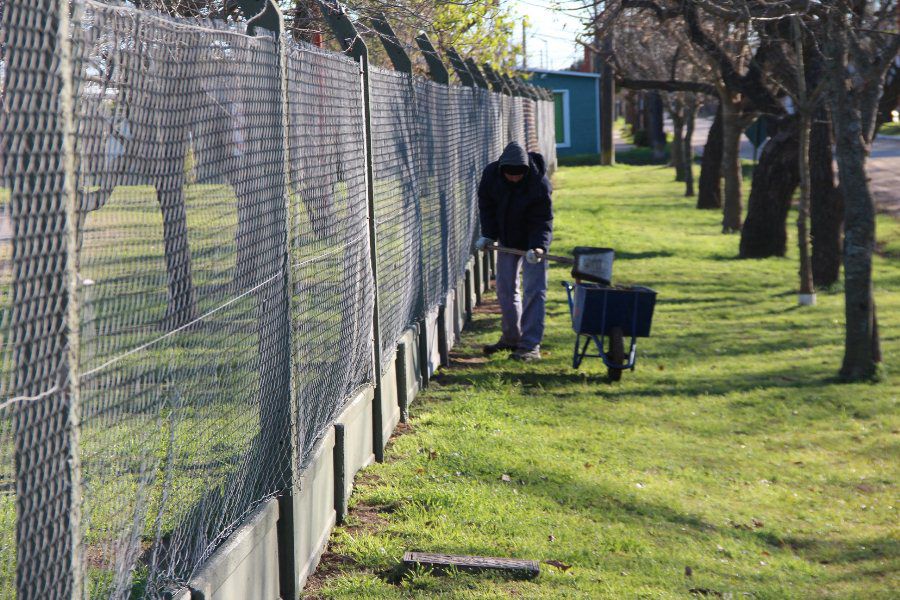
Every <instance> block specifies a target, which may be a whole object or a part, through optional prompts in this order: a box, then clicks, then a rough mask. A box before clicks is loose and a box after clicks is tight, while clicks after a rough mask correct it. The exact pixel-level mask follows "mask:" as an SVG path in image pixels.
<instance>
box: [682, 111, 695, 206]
mask: <svg viewBox="0 0 900 600" xmlns="http://www.w3.org/2000/svg"><path fill="white" fill-rule="evenodd" d="M696 116H697V102H696V100H692V101H690V102H688V103H687V105H686V106H685V109H684V126H685V131H684V139H683V140H682V142H681V143H682V147H683V150H682V151H681V159H682V160H683V161H684V195H685V196H686V197H691V196H693V195H694V144H693V138H694V119H695V118H696Z"/></svg>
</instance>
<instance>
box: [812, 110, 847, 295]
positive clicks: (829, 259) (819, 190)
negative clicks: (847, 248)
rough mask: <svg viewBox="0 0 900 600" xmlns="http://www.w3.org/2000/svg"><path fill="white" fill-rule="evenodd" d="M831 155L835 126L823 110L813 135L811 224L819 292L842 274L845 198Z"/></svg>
mask: <svg viewBox="0 0 900 600" xmlns="http://www.w3.org/2000/svg"><path fill="white" fill-rule="evenodd" d="M832 160H833V157H832V154H831V126H830V124H829V122H828V112H827V111H826V110H824V109H822V110H821V111H820V112H819V115H818V118H817V119H816V120H815V121H814V122H813V126H812V131H811V132H810V144H809V167H810V179H811V181H810V203H809V212H810V224H811V233H812V272H813V284H814V285H815V286H816V287H817V288H826V287H829V286H831V285H834V284H835V283H836V282H837V280H838V278H839V277H840V271H841V250H842V247H841V233H842V230H843V224H844V198H843V196H842V195H841V192H840V190H838V189H837V187H835V185H834V167H833V165H832Z"/></svg>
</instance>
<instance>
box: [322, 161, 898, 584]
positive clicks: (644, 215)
mask: <svg viewBox="0 0 900 600" xmlns="http://www.w3.org/2000/svg"><path fill="white" fill-rule="evenodd" d="M671 180H672V176H671V170H670V169H662V168H654V167H626V166H618V167H615V168H611V169H610V168H606V169H602V168H598V167H585V168H570V169H561V170H560V171H559V172H558V174H557V175H556V182H555V183H556V185H555V188H556V193H555V198H554V201H555V207H556V214H557V220H556V241H555V243H554V248H553V250H554V251H555V252H556V253H560V254H564V253H566V252H567V251H568V250H570V249H571V248H572V247H573V246H576V245H595V246H612V247H614V248H615V249H616V251H617V259H616V265H615V277H616V280H617V281H618V282H620V283H626V282H632V283H641V284H645V285H649V286H651V287H653V288H655V289H656V290H657V291H658V292H659V303H658V306H657V310H656V315H655V321H654V325H653V333H652V337H650V338H648V339H642V340H640V342H639V345H638V364H637V369H636V371H635V372H633V373H631V372H626V373H625V374H624V376H623V381H622V382H621V383H619V384H615V385H610V384H608V383H607V382H606V380H605V377H604V369H602V367H601V365H599V364H598V362H597V361H591V362H586V363H585V365H584V366H583V368H582V370H581V371H577V372H576V371H573V370H572V369H571V367H570V361H571V343H572V336H573V334H572V332H571V328H570V320H569V315H568V308H567V307H566V305H565V300H564V291H563V289H562V287H561V286H560V285H559V281H561V280H563V279H567V273H566V272H565V270H564V269H562V268H559V267H554V268H553V269H552V271H551V275H550V283H551V285H550V291H549V298H548V326H547V335H546V338H545V346H544V350H545V354H546V358H545V360H544V361H543V362H542V363H540V364H538V365H520V364H517V363H512V362H511V361H509V360H507V359H506V358H504V357H495V358H491V359H489V360H483V359H481V358H480V353H479V348H480V345H481V344H483V343H486V342H490V341H494V340H495V339H496V337H497V335H498V330H499V325H498V316H497V315H496V314H493V313H484V312H483V313H480V314H478V315H477V316H476V319H475V321H474V323H473V324H472V326H471V328H470V329H469V333H467V334H466V335H465V336H464V339H463V342H462V343H461V345H460V346H459V347H458V348H457V349H456V350H455V356H454V361H453V362H454V364H453V366H452V367H451V368H450V369H449V370H447V371H444V372H442V373H441V374H440V376H439V377H437V379H436V381H435V382H434V383H433V385H432V387H430V388H429V389H428V390H427V392H425V393H423V394H422V395H421V396H420V397H419V398H418V399H417V400H416V403H415V404H414V405H413V406H412V410H411V412H412V418H411V428H410V430H409V431H408V432H407V433H405V434H404V435H400V436H399V437H397V438H395V440H394V441H393V443H392V445H391V446H390V447H389V449H388V452H387V460H386V462H385V463H383V464H379V465H375V466H373V467H372V468H370V469H368V470H367V471H366V472H365V473H364V474H363V475H362V477H361V483H360V485H359V487H358V488H357V490H356V491H355V492H354V496H353V498H352V505H353V509H352V510H351V516H350V519H349V522H348V524H347V525H346V526H343V527H340V528H338V529H336V530H335V532H334V534H333V536H332V539H331V544H330V548H329V549H330V551H331V552H332V553H333V554H331V555H329V556H331V557H332V558H331V559H330V560H326V566H327V569H325V571H326V572H329V573H331V575H330V576H328V577H326V578H324V579H322V580H319V581H317V582H316V583H315V585H314V587H313V589H312V592H313V593H315V594H316V595H318V596H321V597H329V598H330V597H339V598H406V597H417V598H420V597H421V598H425V597H441V598H444V597H446V598H497V597H522V598H691V597H701V595H704V594H708V595H716V594H722V595H725V596H726V597H732V598H861V599H862V598H865V599H869V598H894V597H897V591H898V589H900V576H898V573H900V560H898V557H900V541H898V539H900V536H898V534H900V530H898V518H897V512H898V510H897V509H898V507H897V501H898V500H897V499H898V495H897V487H896V484H897V479H898V465H900V453H898V450H900V437H898V434H900V418H898V411H897V398H898V389H897V387H896V385H893V384H892V383H891V382H890V381H889V380H888V381H883V382H881V383H877V384H852V385H848V384H839V383H837V382H836V381H835V379H834V376H835V374H836V372H837V370H838V367H839V365H840V360H841V354H842V338H843V322H842V321H843V297H842V295H841V294H840V293H835V292H832V293H820V295H819V304H818V306H816V307H813V308H802V309H801V308H799V307H798V306H797V305H796V296H795V294H796V289H797V275H796V273H797V261H796V252H795V251H794V249H793V244H791V246H790V248H791V255H790V256H788V257H787V258H783V259H770V260H752V261H740V260H736V259H735V257H736V255H737V244H738V238H737V237H736V236H725V235H722V234H720V233H719V230H720V229H719V221H720V218H721V217H720V215H718V214H717V213H715V212H709V211H697V210H695V209H694V208H693V201H692V200H691V199H684V198H681V197H680V192H681V185H680V184H677V183H675V182H673V181H671ZM788 222H789V223H793V222H794V218H793V216H791V217H790V218H789V219H788ZM878 231H879V239H880V240H881V242H882V246H881V247H882V248H883V249H887V250H886V252H887V255H885V256H879V257H876V260H875V288H876V296H877V301H878V307H879V317H880V319H881V322H880V326H881V327H880V328H881V332H882V343H883V349H884V353H885V356H886V360H887V362H888V365H887V366H888V371H890V367H893V368H894V370H896V357H897V355H898V352H900V335H898V331H900V261H897V260H896V255H893V254H891V252H896V251H897V249H898V240H900V225H898V223H897V222H896V221H892V220H888V219H886V218H881V220H880V221H879V222H878ZM791 233H793V232H791ZM504 475H506V476H508V477H504ZM505 479H508V481H505ZM354 511H355V512H354ZM406 550H419V551H434V552H447V553H459V554H477V555H494V556H511V557H519V558H529V559H536V560H541V561H548V560H554V561H560V562H561V563H565V564H566V565H571V568H569V569H568V570H565V571H563V570H561V569H559V568H555V567H552V566H549V565H547V564H543V565H542V575H541V576H540V577H539V578H538V579H537V580H535V581H532V582H515V581H508V580H505V579H502V578H496V577H487V576H473V575H462V574H454V575H451V576H442V577H438V576H435V575H432V574H429V573H427V572H421V571H420V572H416V573H411V574H407V575H405V576H402V577H399V580H398V572H397V571H396V569H395V568H396V565H397V564H398V560H399V559H400V557H401V556H402V554H403V552H404V551H406ZM335 556H337V557H342V558H340V560H335V559H334V557H335ZM686 567H690V569H691V572H692V576H691V577H687V576H686V575H685V569H686ZM692 590H693V591H692ZM729 594H730V596H729Z"/></svg>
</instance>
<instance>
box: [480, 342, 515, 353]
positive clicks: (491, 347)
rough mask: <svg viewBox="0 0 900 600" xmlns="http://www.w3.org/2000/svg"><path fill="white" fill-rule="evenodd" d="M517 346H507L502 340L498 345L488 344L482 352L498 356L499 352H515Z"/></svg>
mask: <svg viewBox="0 0 900 600" xmlns="http://www.w3.org/2000/svg"><path fill="white" fill-rule="evenodd" d="M515 349H516V346H515V345H514V344H507V343H506V342H504V341H503V340H500V341H499V342H497V343H496V344H488V345H486V346H485V347H484V348H482V349H481V351H482V352H484V353H485V354H487V355H488V356H490V355H491V354H496V353H497V352H501V351H503V350H515Z"/></svg>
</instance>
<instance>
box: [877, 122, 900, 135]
mask: <svg viewBox="0 0 900 600" xmlns="http://www.w3.org/2000/svg"><path fill="white" fill-rule="evenodd" d="M878 133H881V134H883V135H900V123H885V124H884V125H882V126H881V127H880V128H879V129H878Z"/></svg>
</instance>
